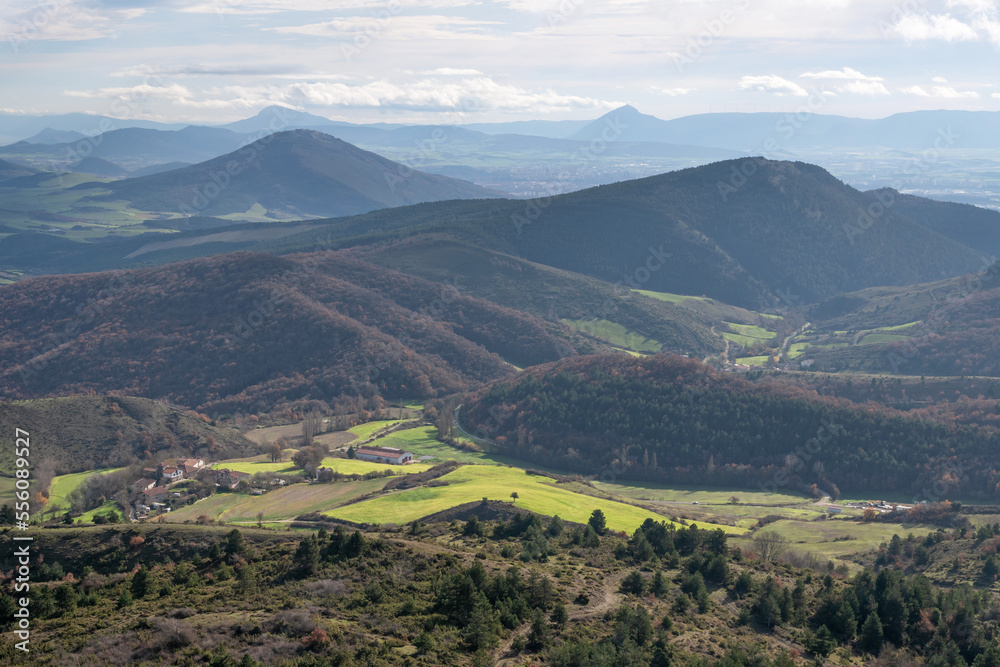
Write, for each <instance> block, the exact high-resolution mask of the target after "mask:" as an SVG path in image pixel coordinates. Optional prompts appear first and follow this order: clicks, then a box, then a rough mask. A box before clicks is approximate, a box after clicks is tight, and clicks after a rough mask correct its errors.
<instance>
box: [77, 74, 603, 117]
mask: <svg viewBox="0 0 1000 667" xmlns="http://www.w3.org/2000/svg"><path fill="white" fill-rule="evenodd" d="M65 94H67V95H70V96H73V97H90V98H109V99H112V98H125V99H132V100H134V99H137V98H139V99H148V98H160V99H164V100H168V101H170V102H172V103H174V104H178V105H182V106H185V107H194V108H205V109H250V108H255V107H260V106H265V105H268V104H275V103H280V104H285V105H289V106H295V107H297V108H303V107H306V106H310V107H333V108H356V109H405V110H415V111H439V112H466V111H472V110H475V111H491V110H498V111H508V112H533V113H538V114H548V113H553V112H565V111H570V110H576V109H592V110H605V109H614V108H616V107H619V106H621V104H622V103H621V102H616V101H607V100H600V99H597V98H592V97H582V96H577V95H564V94H561V93H557V92H555V91H553V90H551V89H549V90H526V89H523V88H519V87H517V86H512V85H507V84H501V83H497V82H495V81H493V80H492V79H490V78H488V77H484V76H479V77H472V78H467V79H463V80H461V81H451V82H443V81H441V80H438V79H433V78H427V79H420V80H416V81H408V82H407V83H406V84H398V83H395V82H392V81H387V80H379V81H371V82H367V83H364V84H353V85H352V84H346V83H339V82H330V81H308V82H306V81H300V82H297V83H291V84H287V85H258V86H221V87H215V88H210V89H208V90H206V91H203V92H201V93H199V94H195V93H193V92H192V91H191V90H189V89H188V88H186V87H184V86H181V85H179V84H171V85H168V86H151V85H148V84H141V85H138V86H132V87H120V88H101V89H99V90H97V91H78V90H73V91H66V93H65Z"/></svg>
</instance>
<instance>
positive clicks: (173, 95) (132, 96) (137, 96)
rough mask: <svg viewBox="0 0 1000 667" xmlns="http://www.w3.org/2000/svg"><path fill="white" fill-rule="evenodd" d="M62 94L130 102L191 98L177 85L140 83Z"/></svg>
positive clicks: (185, 90)
mask: <svg viewBox="0 0 1000 667" xmlns="http://www.w3.org/2000/svg"><path fill="white" fill-rule="evenodd" d="M64 94H66V95H69V96H70V97H90V98H95V97H96V98H107V99H127V100H132V101H140V100H145V99H148V98H151V97H156V98H163V99H167V100H174V101H179V100H182V99H186V98H190V97H192V96H193V93H192V92H191V91H190V90H189V89H188V88H186V87H184V86H182V85H180V84H177V83H172V84H170V85H167V86H154V85H151V84H149V83H141V84H139V85H137V86H120V87H115V88H101V89H99V90H96V91H89V90H67V91H65V92H64Z"/></svg>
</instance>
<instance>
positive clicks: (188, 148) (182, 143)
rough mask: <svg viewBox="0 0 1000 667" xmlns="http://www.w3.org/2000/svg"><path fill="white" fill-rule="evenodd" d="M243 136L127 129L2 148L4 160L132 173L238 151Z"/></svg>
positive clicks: (219, 130)
mask: <svg viewBox="0 0 1000 667" xmlns="http://www.w3.org/2000/svg"><path fill="white" fill-rule="evenodd" d="M246 142H247V138H246V137H244V136H243V135H240V134H237V133H235V132H231V131H229V130H226V129H222V128H214V127H199V126H194V125H191V126H188V127H185V128H183V129H180V130H151V129H143V128H126V129H121V130H112V131H110V132H105V133H104V134H100V135H97V136H96V137H93V138H92V139H87V140H84V142H83V144H81V142H80V141H75V142H69V143H63V144H51V145H44V144H31V143H27V142H18V143H16V144H12V145H10V146H4V147H3V148H0V156H24V157H25V159H27V158H28V157H29V156H30V157H31V158H33V159H43V160H45V159H47V160H49V161H50V162H51V163H53V164H59V165H62V166H71V165H73V164H75V163H76V162H78V161H79V160H81V159H83V158H84V157H95V158H101V159H103V160H107V161H109V162H112V163H114V164H116V165H118V166H119V167H121V168H123V169H126V170H128V171H131V170H133V169H137V168H143V167H147V166H149V165H151V164H157V163H163V162H187V163H193V162H202V161H204V160H208V159H210V158H213V157H216V156H218V155H221V154H223V153H228V152H231V151H233V150H236V149H237V148H239V147H240V146H242V145H243V144H245V143H246Z"/></svg>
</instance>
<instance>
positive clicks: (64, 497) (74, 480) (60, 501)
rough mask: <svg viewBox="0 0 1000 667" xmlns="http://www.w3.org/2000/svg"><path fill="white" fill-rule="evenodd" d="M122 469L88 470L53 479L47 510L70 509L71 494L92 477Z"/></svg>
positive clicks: (46, 505)
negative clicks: (54, 508)
mask: <svg viewBox="0 0 1000 667" xmlns="http://www.w3.org/2000/svg"><path fill="white" fill-rule="evenodd" d="M116 470H121V468H104V469H101V470H88V471H86V472H76V473H73V474H72V475H58V476H57V477H53V478H52V485H51V486H49V501H48V502H47V503H46V504H45V508H46V509H50V508H53V507H56V506H58V507H62V508H63V509H68V508H69V494H71V493H73V491H75V490H76V489H77V487H79V486H80V485H81V484H83V483H84V482H85V481H86V479H87V478H88V477H90V476H91V475H102V474H104V473H109V472H115V471H116Z"/></svg>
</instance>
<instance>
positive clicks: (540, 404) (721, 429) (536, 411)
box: [461, 355, 1000, 499]
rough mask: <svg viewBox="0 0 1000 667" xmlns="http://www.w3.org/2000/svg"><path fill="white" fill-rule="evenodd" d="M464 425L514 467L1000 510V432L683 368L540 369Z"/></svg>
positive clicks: (514, 382) (613, 360)
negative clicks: (956, 498) (928, 494)
mask: <svg viewBox="0 0 1000 667" xmlns="http://www.w3.org/2000/svg"><path fill="white" fill-rule="evenodd" d="M461 420H462V423H463V425H464V426H465V428H467V429H469V430H470V431H478V432H479V433H481V434H483V435H486V436H488V437H491V438H493V439H494V440H495V441H496V442H497V443H498V444H500V446H501V447H502V448H503V449H504V450H505V451H507V452H509V453H510V454H512V455H516V456H518V457H522V458H526V459H528V460H531V461H535V462H537V463H539V464H544V465H551V466H557V467H564V468H569V469H572V470H574V471H577V472H580V473H583V474H586V475H605V474H608V471H610V473H611V477H613V478H623V479H632V480H650V481H662V482H673V483H688V484H712V485H718V486H727V485H728V486H730V487H734V486H735V487H739V486H748V485H751V486H756V485H758V484H763V485H765V486H768V485H776V486H778V487H783V486H788V487H789V488H795V489H800V490H804V491H807V490H814V491H817V492H820V493H827V494H831V495H834V496H836V495H838V491H845V492H846V491H851V492H880V491H881V492H889V491H894V492H900V493H913V494H914V495H917V496H919V494H920V492H921V489H925V488H929V487H930V486H932V485H933V484H934V482H937V481H939V480H947V487H946V488H948V489H949V490H950V491H951V492H952V493H954V494H956V495H967V496H968V495H972V496H977V497H983V498H991V499H992V498H1000V486H998V484H1000V472H998V470H997V469H996V465H995V460H996V459H995V451H996V449H995V448H996V447H997V446H1000V434H998V433H997V431H995V430H994V429H990V428H981V427H976V426H966V425H960V424H955V423H950V424H943V423H935V422H933V421H930V420H923V419H916V418H909V417H907V416H905V415H904V414H903V413H900V412H897V411H894V410H889V409H887V408H881V407H874V406H872V405H870V404H869V405H863V406H862V405H859V404H854V403H851V402H849V401H846V400H842V399H832V398H827V397H820V396H818V395H817V394H816V393H815V392H809V391H806V390H801V389H797V388H794V387H785V386H780V385H772V384H767V385H756V384H754V383H751V382H748V381H746V380H744V379H743V378H740V377H735V376H733V375H731V374H725V373H718V372H716V371H713V370H712V369H711V368H710V367H708V366H704V365H702V364H700V363H698V362H696V361H691V360H688V359H684V358H680V357H670V356H665V355H656V356H653V357H646V358H641V359H636V358H626V357H620V356H608V355H604V356H595V357H578V358H576V359H569V360H564V361H563V362H560V363H556V364H547V365H543V366H540V367H537V368H533V369H529V370H527V371H525V372H523V373H520V374H518V375H516V376H514V377H513V378H511V379H509V380H501V381H498V382H494V383H493V384H492V385H490V386H489V387H487V388H484V389H482V390H480V391H479V392H477V393H476V394H475V395H474V396H473V397H472V398H471V399H470V400H468V401H467V402H466V404H465V406H464V407H463V409H462V413H461ZM813 485H816V488H815V489H812V487H813Z"/></svg>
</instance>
